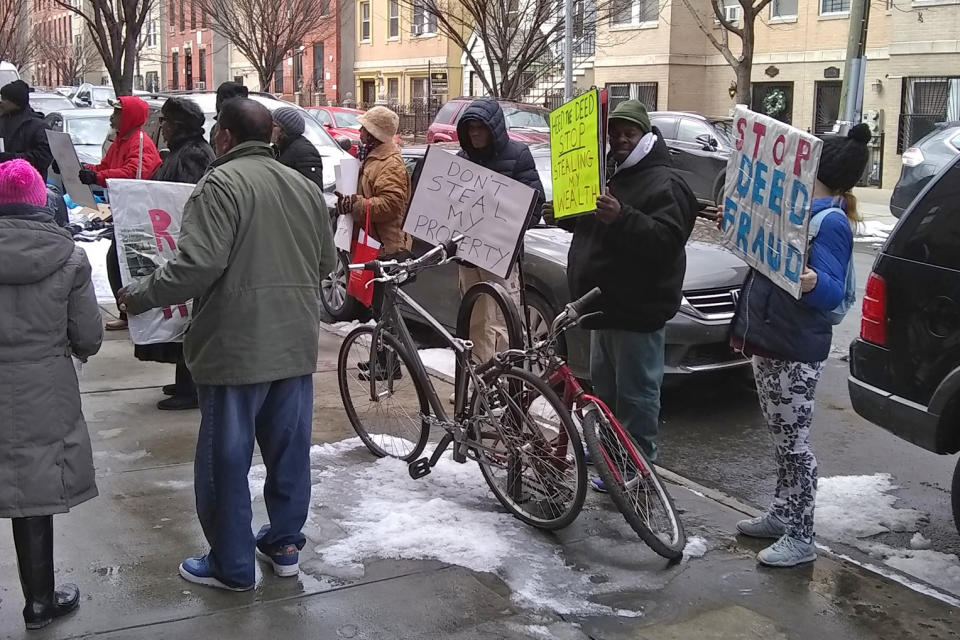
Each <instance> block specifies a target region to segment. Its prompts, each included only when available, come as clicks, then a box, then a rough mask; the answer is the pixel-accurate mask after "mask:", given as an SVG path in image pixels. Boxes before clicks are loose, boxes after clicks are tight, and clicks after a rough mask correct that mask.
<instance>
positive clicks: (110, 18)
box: [53, 0, 154, 96]
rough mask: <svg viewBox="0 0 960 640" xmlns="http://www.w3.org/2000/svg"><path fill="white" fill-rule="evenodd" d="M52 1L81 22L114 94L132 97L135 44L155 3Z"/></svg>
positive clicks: (148, 0)
mask: <svg viewBox="0 0 960 640" xmlns="http://www.w3.org/2000/svg"><path fill="white" fill-rule="evenodd" d="M53 2H54V4H56V5H57V6H59V7H62V8H64V9H67V10H69V11H71V12H73V13H74V14H75V15H77V16H79V17H80V18H81V19H82V20H83V22H84V23H85V24H86V26H87V30H88V31H89V33H90V36H91V37H92V40H93V46H94V47H95V48H96V50H97V53H99V54H100V58H101V59H102V60H103V64H104V66H106V68H107V73H108V74H109V75H110V80H111V82H112V83H113V89H114V91H115V92H116V93H117V95H119V96H128V95H131V94H132V93H133V76H134V74H135V73H136V69H137V41H138V39H139V38H140V31H141V30H142V29H143V23H144V21H146V19H147V17H148V16H149V15H150V10H151V9H152V8H153V3H154V0H85V1H84V2H82V3H80V4H79V6H76V7H75V6H73V4H72V3H71V0H53Z"/></svg>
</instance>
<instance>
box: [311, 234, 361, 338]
mask: <svg viewBox="0 0 960 640" xmlns="http://www.w3.org/2000/svg"><path fill="white" fill-rule="evenodd" d="M348 263H349V258H348V256H347V254H346V253H345V252H343V251H338V252H337V266H336V268H335V269H334V270H333V271H332V272H331V273H330V275H328V276H327V277H326V278H324V279H323V280H321V281H320V302H321V304H323V308H324V309H325V310H326V312H327V313H328V314H329V315H330V317H331V318H333V319H334V320H335V321H337V322H345V321H350V320H356V319H357V318H359V317H360V310H361V308H362V305H361V304H360V303H359V302H358V301H357V300H355V299H353V298H351V297H350V296H348V295H347V277H348V275H349V273H350V272H349V271H348V270H347V264H348Z"/></svg>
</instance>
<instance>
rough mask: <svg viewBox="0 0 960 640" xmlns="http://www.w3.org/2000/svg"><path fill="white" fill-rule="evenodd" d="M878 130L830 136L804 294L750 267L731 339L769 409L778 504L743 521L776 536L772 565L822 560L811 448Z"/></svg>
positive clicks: (761, 557)
mask: <svg viewBox="0 0 960 640" xmlns="http://www.w3.org/2000/svg"><path fill="white" fill-rule="evenodd" d="M869 141H870V128H869V127H868V126H867V125H865V124H859V125H857V126H856V127H854V128H853V129H852V130H851V131H850V133H849V134H848V135H846V136H826V137H825V138H824V141H823V151H822V154H821V156H820V167H819V169H818V171H817V182H816V185H815V186H814V191H813V197H814V200H813V203H812V206H811V211H810V215H811V217H816V216H817V215H818V214H821V213H822V212H825V213H823V215H820V217H819V218H817V220H818V221H819V229H818V231H817V233H816V235H815V236H814V237H813V238H812V240H811V242H810V245H809V251H808V255H809V257H808V260H807V265H806V266H805V268H804V270H803V273H802V274H801V276H800V283H801V290H802V292H803V293H802V295H801V297H800V299H799V300H797V299H795V298H793V296H791V295H790V294H789V293H788V292H786V291H785V290H783V289H781V288H780V287H778V286H777V285H775V284H774V283H773V282H772V281H771V280H769V279H768V278H767V277H766V276H764V275H763V274H761V273H759V272H757V271H755V270H751V271H750V275H749V276H748V277H747V281H746V283H745V284H744V288H743V293H742V295H741V296H740V303H739V305H738V306H737V312H736V315H735V316H734V319H733V325H732V330H731V344H732V346H733V347H734V348H735V349H739V350H742V351H743V353H744V354H746V355H748V356H751V357H752V358H753V372H754V377H755V378H756V382H757V395H758V396H759V399H760V408H761V409H762V411H763V415H764V419H765V420H766V423H767V427H768V428H769V430H770V435H771V438H772V439H773V444H774V454H775V457H776V462H777V486H776V490H775V492H774V498H773V504H772V505H771V506H770V508H769V509H768V510H767V512H766V513H765V514H764V515H763V516H761V517H759V518H752V519H749V520H741V521H740V522H738V523H737V530H738V531H739V532H740V533H741V534H743V535H746V536H751V537H755V538H770V539H775V540H776V542H774V543H773V544H772V545H770V546H769V547H767V548H766V549H764V550H762V551H761V552H760V553H759V554H758V555H757V560H758V561H759V562H760V563H761V564H764V565H768V566H775V567H792V566H795V565H798V564H802V563H804V562H812V561H813V560H815V559H816V557H817V554H816V546H815V544H814V530H813V508H814V501H815V499H816V493H817V458H816V456H815V455H814V453H813V450H812V449H811V447H810V426H811V424H812V422H813V408H814V396H815V394H816V390H817V382H818V381H819V379H820V373H821V372H822V371H823V366H824V362H825V361H826V359H827V356H828V355H829V353H830V344H831V342H832V340H833V322H832V318H831V315H830V312H831V311H832V310H833V309H836V308H837V306H838V305H840V303H841V302H842V301H843V300H844V297H845V293H846V280H847V268H848V265H849V263H850V259H851V256H852V253H853V230H852V228H851V225H853V224H855V223H856V221H857V220H858V216H857V207H856V199H855V198H854V197H853V194H852V193H851V190H852V189H853V187H854V185H856V183H857V181H858V180H859V178H860V176H861V175H863V170H864V168H865V167H866V164H867V159H868V157H869V152H868V149H867V143H868V142H869Z"/></svg>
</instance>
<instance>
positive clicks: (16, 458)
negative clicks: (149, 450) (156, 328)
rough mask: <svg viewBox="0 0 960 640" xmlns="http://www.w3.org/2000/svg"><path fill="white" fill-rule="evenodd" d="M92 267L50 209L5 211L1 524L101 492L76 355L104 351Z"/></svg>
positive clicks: (0, 247) (0, 297)
mask: <svg viewBox="0 0 960 640" xmlns="http://www.w3.org/2000/svg"><path fill="white" fill-rule="evenodd" d="M101 338H102V325H101V319H100V309H99V308H98V307H97V299H96V296H95V294H94V292H93V284H92V283H91V281H90V263H89V262H87V257H86V254H85V253H84V252H83V250H82V249H79V248H77V247H76V246H75V245H74V244H73V239H72V238H71V237H70V234H69V233H67V232H66V231H64V230H63V229H60V228H59V227H57V225H56V224H54V222H53V217H52V216H51V214H50V212H49V210H47V209H46V208H44V207H36V206H33V205H28V204H6V205H0V518H25V517H32V516H43V515H50V514H53V513H63V512H66V511H68V510H69V509H70V508H71V507H73V506H75V505H77V504H79V503H81V502H84V501H85V500H89V499H90V498H93V497H94V496H96V495H97V485H96V482H95V479H94V470H93V455H92V451H91V448H90V436H89V434H88V433H87V425H86V423H85V422H84V420H83V413H82V411H81V410H80V390H79V388H78V385H77V374H76V371H75V369H74V367H73V362H72V360H71V358H70V356H71V355H75V356H77V357H78V358H81V359H84V360H85V359H86V358H88V357H90V356H92V355H93V354H95V353H96V352H97V351H98V350H99V349H100V340H101Z"/></svg>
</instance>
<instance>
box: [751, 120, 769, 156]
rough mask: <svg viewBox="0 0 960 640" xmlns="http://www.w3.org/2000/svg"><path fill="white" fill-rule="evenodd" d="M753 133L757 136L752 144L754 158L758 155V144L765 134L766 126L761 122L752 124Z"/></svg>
mask: <svg viewBox="0 0 960 640" xmlns="http://www.w3.org/2000/svg"><path fill="white" fill-rule="evenodd" d="M753 132H754V133H755V134H756V136H757V140H756V142H754V144H753V157H754V158H756V157H757V155H758V154H759V153H760V142H761V141H762V140H763V134H765V133H766V132H767V125H765V124H763V123H762V122H754V123H753Z"/></svg>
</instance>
